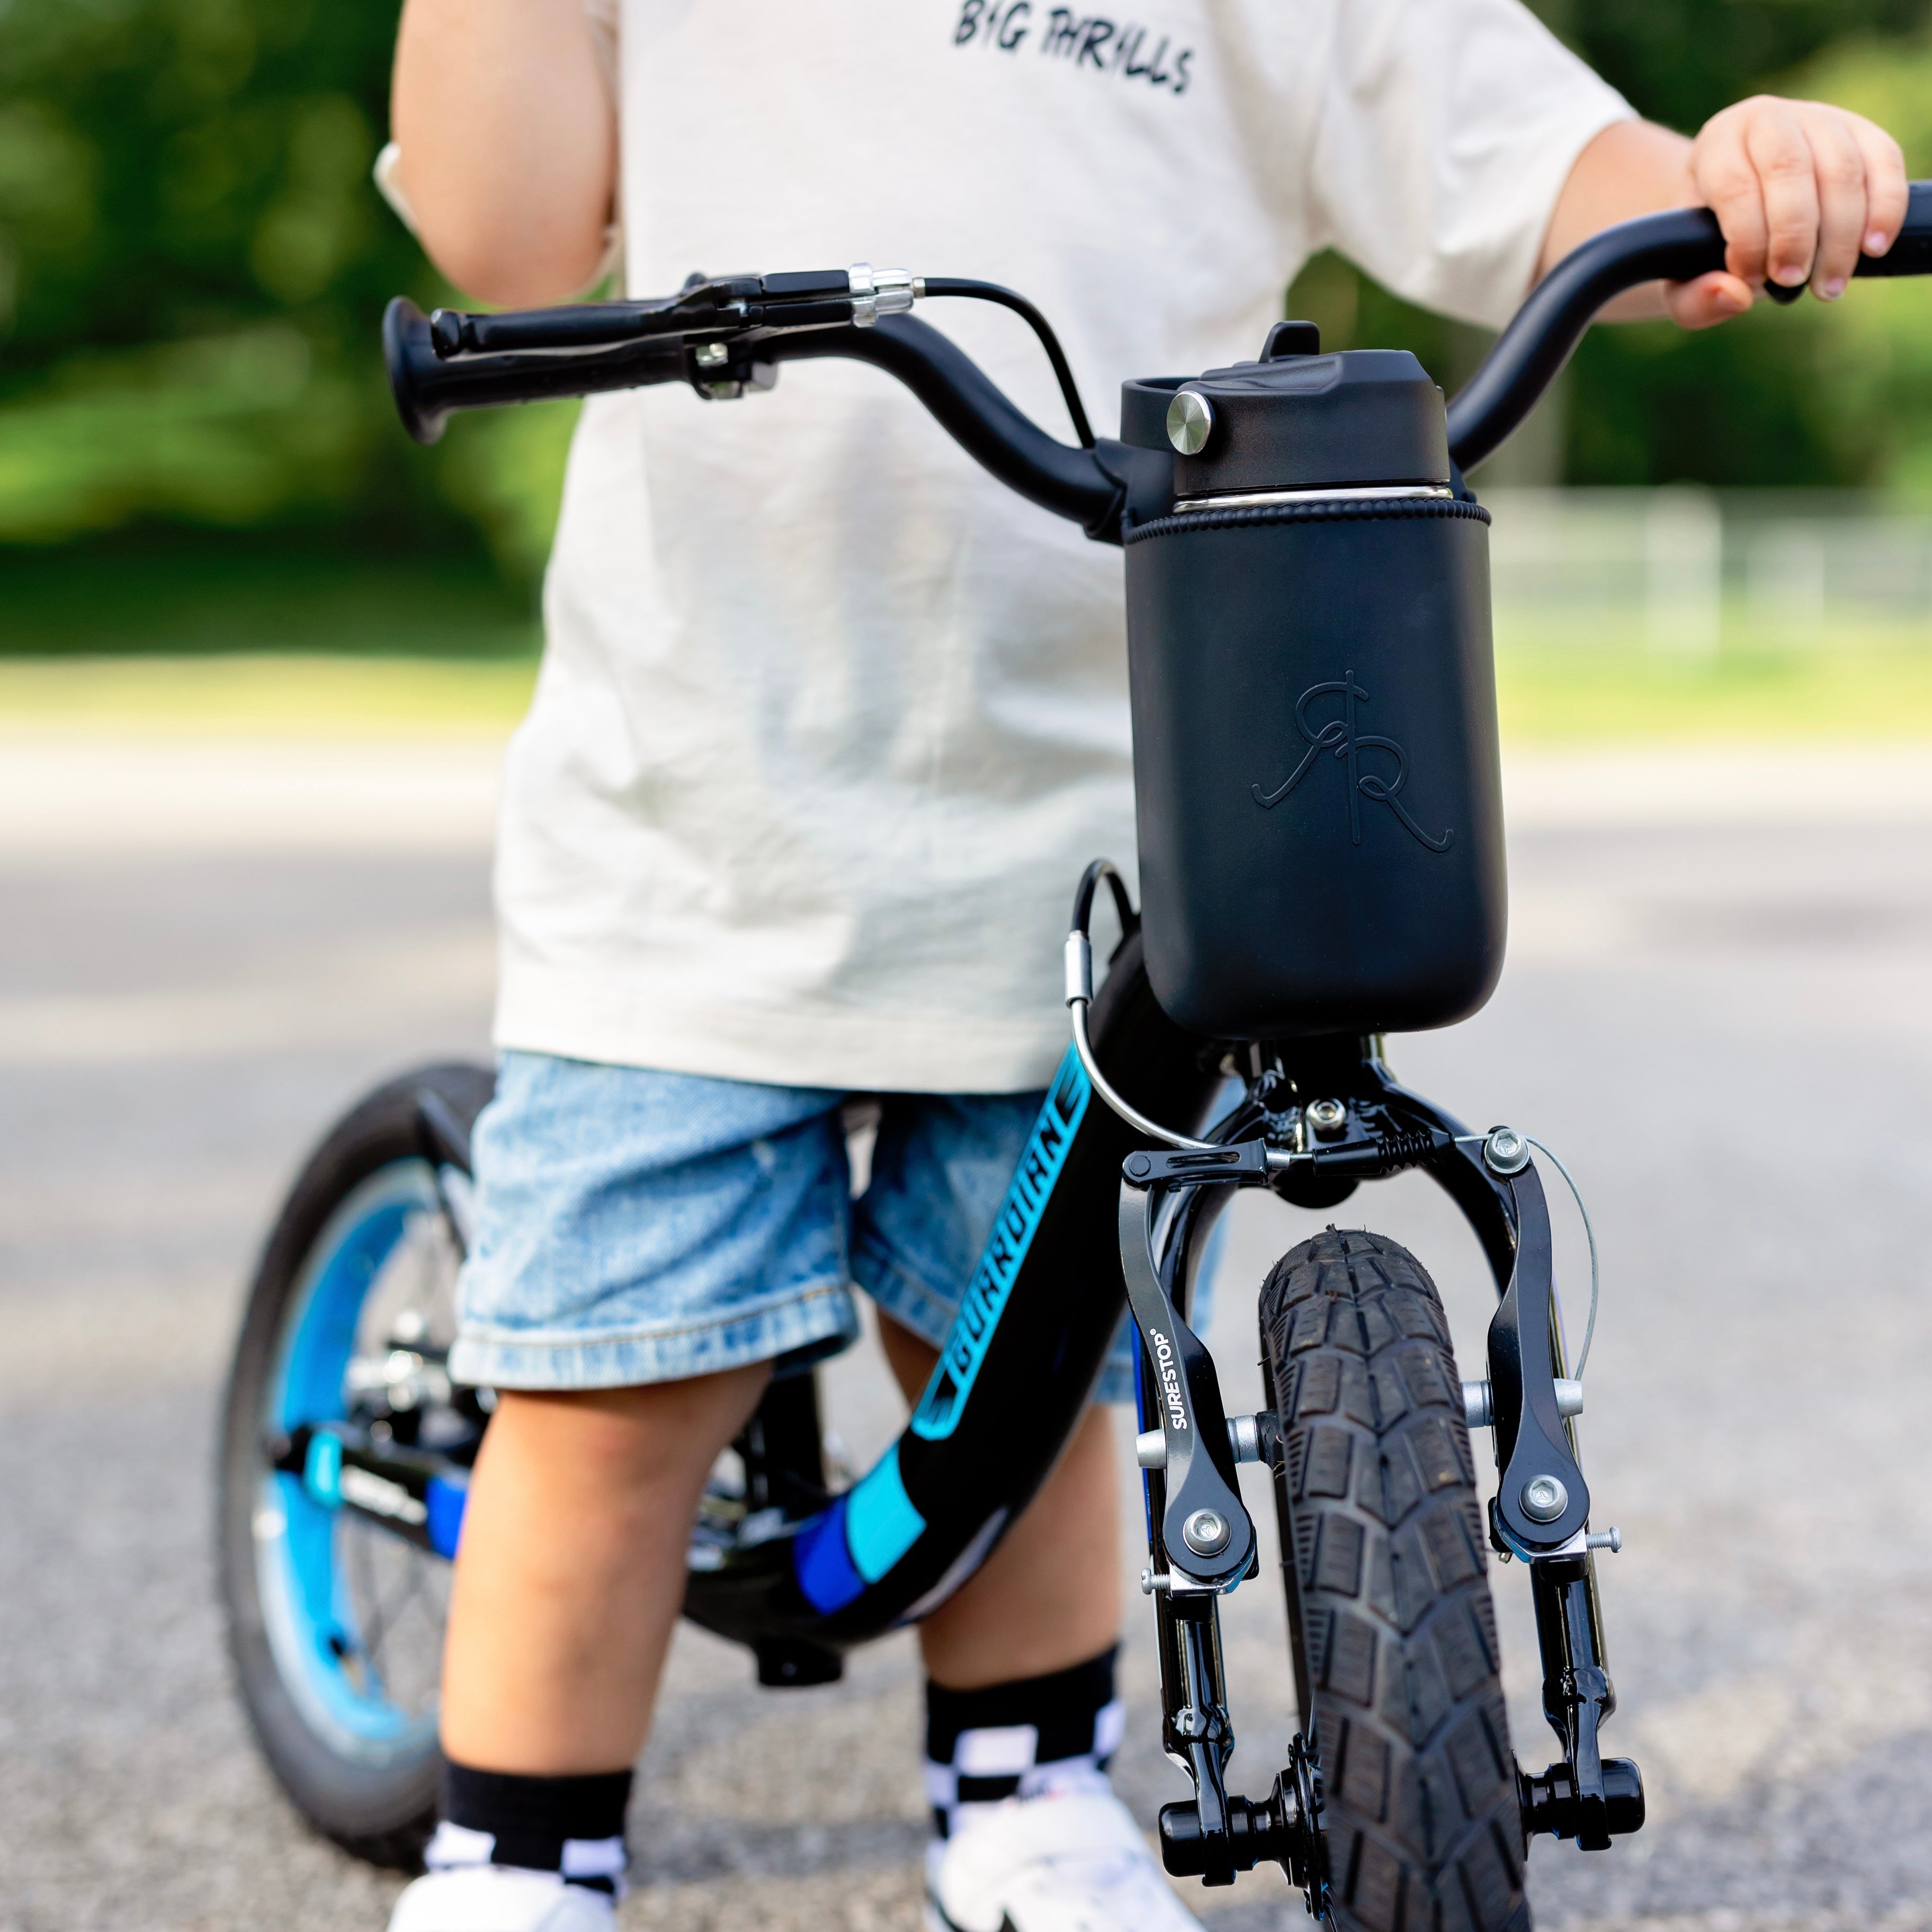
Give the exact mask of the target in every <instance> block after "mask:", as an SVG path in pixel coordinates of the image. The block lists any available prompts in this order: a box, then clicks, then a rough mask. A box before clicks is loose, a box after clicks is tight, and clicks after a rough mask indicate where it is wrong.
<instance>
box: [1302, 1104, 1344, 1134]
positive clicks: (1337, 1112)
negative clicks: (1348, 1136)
mask: <svg viewBox="0 0 1932 1932" xmlns="http://www.w3.org/2000/svg"><path fill="white" fill-rule="evenodd" d="M1348 1123H1349V1110H1348V1109H1347V1108H1346V1107H1345V1106H1343V1104H1342V1103H1341V1102H1340V1101H1339V1100H1311V1101H1310V1103H1308V1124H1309V1125H1310V1127H1313V1129H1314V1130H1315V1137H1316V1139H1317V1140H1323V1141H1326V1140H1332V1139H1334V1137H1335V1136H1337V1134H1339V1133H1340V1132H1341V1131H1342V1130H1343V1128H1344V1127H1346V1126H1347V1125H1348Z"/></svg>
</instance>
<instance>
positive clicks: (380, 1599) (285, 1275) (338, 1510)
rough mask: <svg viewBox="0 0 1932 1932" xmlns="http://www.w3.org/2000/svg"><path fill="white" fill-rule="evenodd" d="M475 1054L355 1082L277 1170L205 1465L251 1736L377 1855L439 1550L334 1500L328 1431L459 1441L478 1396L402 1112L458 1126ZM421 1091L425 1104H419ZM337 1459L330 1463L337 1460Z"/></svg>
mask: <svg viewBox="0 0 1932 1932" xmlns="http://www.w3.org/2000/svg"><path fill="white" fill-rule="evenodd" d="M492 1084H493V1083H492V1080H491V1076H490V1074H489V1073H488V1072H487V1070H484V1069H483V1068H481V1067H463V1066H445V1067H425V1068H423V1069H422V1070H419V1072H417V1073H412V1074H407V1075H405V1076H404V1077H403V1078H402V1079H399V1080H395V1081H392V1082H390V1083H389V1085H387V1086H386V1087H383V1088H380V1089H379V1090H378V1091H377V1092H375V1093H374V1094H371V1095H370V1096H369V1097H368V1099H367V1100H364V1101H363V1102H362V1104H361V1105H360V1106H358V1107H356V1109H355V1110H354V1111H353V1112H351V1113H350V1115H348V1116H347V1118H345V1119H344V1120H343V1121H341V1123H340V1124H338V1126H337V1127H335V1129H334V1130H332V1132H331V1133H329V1136H328V1137H327V1138H326V1139H325V1140H324V1141H323V1144H322V1145H321V1146H320V1148H317V1150H316V1151H315V1153H314V1155H313V1156H312V1157H311V1159H310V1160H309V1163H308V1166H306V1167H305V1169H303V1170H302V1174H301V1175H300V1176H299V1178H298V1179H297V1180H296V1184H295V1187H294V1189H293V1190H292V1192H291V1193H290V1196H289V1198H288V1199H287V1202H285V1203H284V1206H283V1208H282V1210H281V1214H280V1216H279V1217H278V1220H277V1221H276V1223H275V1229H274V1231H273V1232H272V1234H271V1235H270V1236H269V1243H268V1246H267V1248H266V1250H265V1252H264V1253H263V1257H262V1261H261V1265H260V1268H258V1269H257V1272H256V1276H255V1280H254V1283H253V1285H252V1286H251V1289H250V1291H249V1296H248V1312H247V1313H246V1315H245V1318H244V1319H243V1323H242V1334H241V1337H240V1339H239V1341H238V1343H237V1344H236V1352H235V1361H234V1365H233V1369H232V1370H231V1372H230V1374H229V1384H228V1394H227V1400H226V1412H225V1414H224V1415H223V1421H222V1436H221V1460H220V1471H219V1510H220V1519H219V1539H220V1580H221V1590H222V1595H223V1599H224V1603H225V1607H226V1610H227V1613H228V1641H229V1652H230V1654H231V1655H232V1656H233V1660H234V1665H235V1673H236V1682H237V1684H238V1685H239V1689H240V1691H241V1693H242V1701H243V1703H245V1706H247V1708H248V1717H249V1720H250V1722H251V1724H252V1725H253V1727H254V1733H255V1736H256V1738H257V1741H258V1742H259V1743H260V1745H261V1748H262V1751H263V1755H264V1756H265V1757H266V1758H267V1759H268V1760H269V1767H270V1769H272V1771H273V1772H275V1776H276V1778H277V1779H278V1781H280V1783H281V1785H282V1787H283V1789H284V1790H285V1791H286V1792H287V1793H288V1795H289V1796H290V1799H293V1802H294V1803H295V1805H296V1808H297V1809H298V1810H299V1811H301V1812H302V1814H303V1815H304V1816H305V1817H306V1818H307V1819H308V1820H309V1822H310V1823H311V1824H312V1825H314V1826H315V1827H316V1828H317V1829H318V1830H320V1831H322V1832H326V1834H327V1835H329V1837H331V1838H334V1839H335V1840H337V1841H338V1842H339V1843H342V1844H343V1845H344V1846H347V1848H348V1849H350V1850H352V1851H354V1852H358V1853H359V1854H360V1855H362V1856H363V1857H365V1858H370V1859H372V1860H373V1861H375V1862H377V1863H378V1864H401V1865H404V1866H407V1865H409V1864H412V1863H413V1861H414V1860H415V1858H416V1854H417V1852H418V1851H419V1849H420V1847H421V1846H422V1841H424V1839H425V1838H426V1837H427V1836H428V1833H429V1832H430V1830H431V1829H432V1828H433V1826H434V1823H435V1808H436V1795H437V1778H438V1775H439V1773H440V1766H441V1758H440V1754H439V1752H438V1751H437V1694H438V1689H439V1685H440V1678H441V1674H442V1658H443V1616H444V1612H445V1610H446V1606H447V1603H448V1594H449V1565H448V1564H447V1563H446V1562H444V1561H443V1559H441V1558H440V1557H438V1556H434V1555H432V1554H431V1553H429V1552H428V1551H427V1550H423V1549H422V1548H420V1547H418V1546H416V1544H412V1543H410V1542H407V1541H404V1539H403V1538H401V1537H399V1536H397V1535H393V1534H392V1533H391V1532H389V1531H388V1530H386V1529H384V1528H383V1526H382V1525H381V1524H380V1523H378V1522H377V1521H374V1520H372V1519H371V1517H368V1516H367V1515H365V1514H361V1513H359V1512H358V1511H352V1510H348V1509H345V1508H343V1507H341V1495H340V1484H339V1481H338V1482H335V1483H331V1482H329V1481H325V1480H323V1475H324V1474H326V1472H322V1471H320V1470H319V1469H318V1467H317V1465H318V1464H319V1463H326V1462H327V1460H328V1459H327V1457H326V1455H324V1456H321V1457H317V1456H315V1455H314V1454H313V1453H311V1459H310V1461H309V1463H308V1464H307V1465H306V1466H303V1467H302V1468H301V1469H299V1472H298V1471H297V1470H293V1469H290V1467H289V1456H288V1453H287V1445H288V1444H289V1442H290V1440H291V1439H292V1438H293V1439H297V1440H300V1439H302V1438H299V1437H297V1436H296V1432H297V1431H299V1430H305V1429H307V1430H313V1431H315V1432H317V1433H316V1435H315V1436H314V1438H313V1439H312V1442H311V1451H312V1452H313V1451H314V1450H319V1449H320V1448H323V1445H324V1444H325V1443H326V1442H330V1441H332V1440H333V1438H332V1437H329V1436H328V1435H327V1433H326V1431H327V1428H328V1425H330V1424H341V1425H345V1426H347V1427H350V1428H351V1429H354V1430H364V1431H367V1432H368V1434H369V1436H371V1439H373V1440H374V1441H377V1442H396V1443H398V1444H401V1445H405V1446H408V1445H414V1446H417V1447H420V1448H425V1449H434V1450H437V1451H440V1453H441V1454H443V1455H446V1456H450V1457H455V1458H456V1459H457V1460H466V1458H468V1457H472V1456H473V1455H474V1454H475V1445H476V1443H477V1442H478V1440H479V1439H480V1438H481V1432H482V1426H483V1422H484V1406H485V1405H486V1404H487V1402H488V1400H489V1397H488V1396H487V1393H486V1392H484V1391H477V1390H475V1389H466V1388H458V1387H455V1386H453V1385H452V1383H451V1382H450V1379H449V1373H448V1371H447V1367H446V1364H447V1361H448V1358H449V1347H450V1344H451V1343H452V1340H454V1338H455V1312H456V1311H455V1280H456V1271H457V1266H458V1262H459V1260H460V1253H459V1250H458V1244H457V1241H456V1239H455V1235H454V1233H453V1231H452V1228H451V1226H450V1225H449V1214H448V1213H447V1211H446V1204H445V1190H446V1188H447V1187H451V1186H455V1185H460V1182H456V1181H452V1180H451V1179H450V1178H449V1177H448V1175H444V1176H442V1177H440V1176H439V1175H438V1173H437V1170H436V1169H435V1167H434V1166H432V1164H431V1155H430V1151H429V1148H428V1144H427V1143H426V1140H425V1134H424V1132H423V1129H422V1121H421V1118H420V1115H421V1109H422V1106H423V1105H424V1104H425V1103H424V1100H423V1096H424V1094H425V1091H427V1092H428V1094H433V1095H434V1096H435V1097H436V1100H440V1102H441V1103H442V1104H443V1107H444V1108H445V1109H447V1110H448V1112H449V1113H450V1114H452V1115H455V1118H457V1120H458V1121H460V1124H462V1126H463V1127H464V1128H465V1129H467V1128H468V1127H469V1126H470V1125H471V1124H472V1122H473V1121H475V1118H476V1115H478V1113H479V1112H481V1109H482V1107H483V1105H484V1103H485V1102H486V1101H487V1100H488V1099H489V1097H490V1090H491V1086H492ZM429 1104H431V1105H434V1102H432V1103H429ZM335 1460H336V1464H337V1466H338V1467H339V1465H340V1460H341V1459H340V1456H339V1454H338V1457H336V1459H335Z"/></svg>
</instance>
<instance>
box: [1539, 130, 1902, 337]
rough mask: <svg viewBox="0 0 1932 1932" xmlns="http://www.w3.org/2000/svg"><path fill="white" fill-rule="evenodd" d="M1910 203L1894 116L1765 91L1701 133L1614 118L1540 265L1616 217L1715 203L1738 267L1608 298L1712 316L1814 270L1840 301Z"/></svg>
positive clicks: (1796, 283)
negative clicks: (1869, 116) (1875, 117)
mask: <svg viewBox="0 0 1932 1932" xmlns="http://www.w3.org/2000/svg"><path fill="white" fill-rule="evenodd" d="M1905 204H1906V180H1905V157H1904V156H1903V154H1901V153H1900V151H1899V146H1898V143H1897V142H1896V141H1894V139H1892V138H1891V136H1890V135H1889V134H1888V133H1885V130H1883V129H1882V128H1881V127H1874V126H1873V124H1872V123H1871V122H1870V121H1867V120H1866V119H1865V118H1864V116H1863V115H1858V114H1852V113H1848V112H1846V110H1844V109H1843V108H1841V107H1826V105H1824V104H1823V103H1822V102H1819V101H1781V100H1778V99H1775V98H1773V97H1772V96H1770V95H1759V96H1757V98H1755V99H1753V100H1750V101H1739V103H1738V104H1737V105H1736V107H1727V108H1726V109H1725V110H1724V112H1723V113H1721V114H1719V115H1715V116H1714V117H1713V118H1712V119H1711V120H1709V121H1706V123H1705V124H1704V128H1703V132H1702V133H1700V134H1699V135H1698V136H1697V139H1696V140H1695V141H1688V140H1686V139H1685V137H1684V136H1682V134H1673V133H1671V132H1670V130H1669V129H1667V128H1664V127H1656V126H1654V125H1653V124H1651V123H1650V122H1648V121H1619V122H1616V123H1615V124H1613V125H1612V126H1610V127H1606V128H1605V129H1604V130H1603V132H1602V133H1601V134H1599V135H1598V136H1597V137H1596V139H1595V140H1593V141H1592V142H1591V143H1590V144H1589V146H1588V147H1586V148H1585V149H1584V150H1583V152H1582V153H1581V154H1580V155H1578V156H1577V162H1576V165H1575V166H1574V167H1573V168H1571V171H1570V175H1569V178H1568V180H1567V181H1565V183H1564V184H1563V191H1562V194H1561V195H1560V196H1559V198H1558V200H1557V203H1556V213H1555V214H1553V216H1552V217H1551V218H1550V229H1549V233H1548V234H1547V236H1545V238H1544V245H1543V259H1542V261H1541V263H1540V264H1539V265H1538V274H1539V275H1540V274H1541V273H1543V272H1545V271H1546V270H1547V269H1550V268H1551V267H1553V266H1554V265H1555V264H1556V263H1557V262H1559V261H1560V260H1562V257H1564V256H1565V255H1566V254H1568V253H1569V251H1571V249H1572V248H1575V247H1576V246H1577V244H1578V243H1579V242H1583V241H1585V240H1586V239H1588V238H1589V236H1592V235H1594V234H1595V233H1597V232H1598V230H1599V229H1604V228H1607V227H1609V226H1610V225H1611V223H1613V222H1618V221H1625V220H1629V219H1630V218H1631V217H1632V216H1634V215H1638V214H1651V213H1652V212H1654V211H1655V210H1657V209H1658V208H1696V207H1707V208H1712V209H1715V211H1716V213H1717V216H1718V220H1719V221H1720V222H1721V223H1722V224H1723V226H1724V239H1725V240H1726V242H1727V244H1728V245H1729V246H1728V248H1727V265H1726V271H1725V272H1721V273H1719V274H1715V275H1702V276H1700V277H1699V278H1698V279H1697V281H1694V282H1681V283H1667V284H1658V285H1657V287H1655V288H1652V289H1648V290H1636V291H1634V293H1632V294H1631V295H1630V296H1626V297H1625V298H1624V299H1622V301H1621V302H1617V303H1616V304H1614V305H1613V306H1612V308H1610V311H1609V313H1610V314H1611V315H1612V316H1616V317H1628V318H1634V317H1643V316H1657V315H1664V314H1668V315H1670V317H1673V319H1674V320H1676V321H1677V322H1679V323H1682V325H1683V326H1685V328H1686V329H1707V328H1709V326H1711V324H1712V323H1717V322H1724V321H1727V320H1729V319H1730V317H1733V316H1734V315H1741V314H1743V313H1744V311H1745V310H1746V309H1748V308H1750V307H1751V302H1752V300H1753V299H1754V296H1755V294H1756V293H1757V290H1760V289H1761V288H1763V286H1764V284H1765V283H1766V281H1773V282H1776V283H1778V284H1780V285H1781V287H1786V288H1797V287H1802V285H1803V284H1805V282H1806V281H1809V282H1810V283H1811V287H1812V291H1813V293H1814V294H1816V295H1817V296H1820V297H1821V298H1822V299H1823V300H1825V301H1826V302H1835V301H1836V300H1837V299H1838V297H1839V296H1841V295H1842V294H1843V293H1844V288H1845V283H1846V279H1847V278H1849V276H1850V275H1851V272H1852V266H1853V264H1854V263H1855V262H1856V261H1857V260H1858V255H1859V253H1860V251H1863V252H1864V254H1868V255H1882V254H1884V253H1885V251H1886V250H1887V249H1888V248H1890V247H1891V245H1892V243H1893V242H1894V240H1895V239H1897V235H1898V230H1899V227H1900V224H1901V223H1903V220H1904V219H1905Z"/></svg>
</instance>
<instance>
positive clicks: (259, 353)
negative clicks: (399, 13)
mask: <svg viewBox="0 0 1932 1932" xmlns="http://www.w3.org/2000/svg"><path fill="white" fill-rule="evenodd" d="M394 33H395V11H394V9H393V7H388V6H380V5H328V4H326V0H0V541H11V542H13V543H21V542H27V543H38V544H44V543H47V542H50V541H60V540H63V539H69V538H74V537H77V536H80V535H86V534H89V533H92V532H102V531H106V530H111V529H118V528H121V527H124V526H129V525H140V524H143V523H154V522H163V523H184V524H188V525H197V526H204V527H212V528H215V529H223V528H226V529H264V528H270V529H277V528H279V529H289V528H292V527H293V528H314V527H315V526H323V527H325V528H329V529H334V530H335V531H336V532H338V534H340V535H342V536H343V537H345V538H353V539H354V540H355V541H356V543H357V544H358V545H359V546H360V545H363V544H371V543H375V544H386V545H389V546H392V547H405V546H407V547H416V548H420V547H424V546H425V545H427V546H429V547H434V548H438V549H443V550H449V549H450V548H452V547H463V546H464V545H466V544H467V545H470V546H472V547H473V545H474V544H475V529H476V527H477V526H478V524H481V525H482V526H484V528H485V529H488V530H489V531H490V532H491V533H492V534H493V535H495V536H496V538H497V539H498V540H499V544H501V546H502V547H503V549H504V550H505V552H506V553H508V556H510V558H511V559H512V560H513V561H514V562H521V563H523V564H524V565H529V563H530V562H532V559H531V558H530V556H529V555H528V552H529V550H530V549H531V548H532V535H531V534H530V533H529V532H527V531H526V530H523V529H520V527H519V523H520V511H522V509H523V505H521V504H520V502H518V501H517V493H516V491H515V490H514V487H512V486H511V482H510V481H508V480H506V479H505V478H499V477H497V476H495V475H490V474H488V473H487V472H489V471H490V469H491V468H492V467H493V466H492V464H491V463H490V457H491V455H492V454H493V451H492V449H490V448H488V447H486V446H487V445H489V444H490V442H491V439H490V438H489V437H485V438H483V439H475V438H472V439H469V440H467V442H466V446H465V448H464V449H463V452H462V453H461V455H460V457H457V456H454V455H446V454H445V453H444V452H441V451H439V452H435V453H434V454H433V455H425V454H423V453H421V452H416V451H415V450H414V449H413V448H412V447H411V446H410V445H408V444H407V443H406V442H404V440H403V439H402V438H401V437H400V436H399V434H398V431H397V429H396V426H395V418H394V414H393V412H392V410H391V407H390V405H389V401H388V397H387V393H386V387H385V385H384V381H383V374H382V369H381V366H380V362H379V359H377V356H376V354H375V353H374V345H375V343H376V341H377V325H378V323H379V320H380V317H381V314H382V309H383V304H384V302H386V300H387V299H388V298H389V296H392V295H394V294H395V293H398V291H399V290H411V291H413V292H414V293H416V294H417V295H419V296H423V297H434V296H435V295H436V294H437V293H438V291H437V288H436V287H435V285H434V278H433V277H432V276H431V274H430V272H428V269H427V268H426V266H425V263H424V262H423V260H422V255H421V254H420V252H419V250H418V249H417V248H416V245H415V244H414V243H413V241H412V240H411V239H410V236H408V234H407V233H406V232H405V231H404V229H403V228H402V226H401V224H400V223H398V221H397V220H395V217H394V216H393V215H392V214H390V213H389V211H388V210H387V209H386V208H384V207H383V205H382V203H381V202H380V199H379V198H378V197H377V195H376V193H375V192H374V189H373V187H371V182H370V173H369V171H370V168H371V163H373V162H374V159H375V156H376V152H377V147H378V145H379V144H380V134H379V130H380V129H381V128H382V127H383V125H384V124H385V122H386V92H387V88H388V80H389V58H390V52H391V48H392V41H393V37H394ZM504 440H505V437H504V436H503V434H502V433H499V434H498V435H497V437H496V438H495V442H496V443H502V442H503V441H504ZM521 440H522V441H523V443H525V444H526V445H527V444H528V443H529V441H530V438H529V434H528V433H527V428H526V429H525V430H524V431H523V435H522V438H521ZM555 441H556V437H555V435H554V434H552V435H551V436H550V437H549V438H548V439H547V442H548V443H555ZM544 463H547V465H548V468H549V470H550V472H554V469H555V458H554V452H553V451H552V450H550V449H544V451H542V452H541V462H540V463H539V465H538V467H539V469H541V467H542V466H543V464H544ZM479 472H484V473H479ZM546 480H553V478H549V479H546ZM539 487H541V485H539ZM538 514H539V517H541V511H539V512H538ZM536 541H538V542H539V543H540V541H541V538H540V537H538V538H537V539H536Z"/></svg>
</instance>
